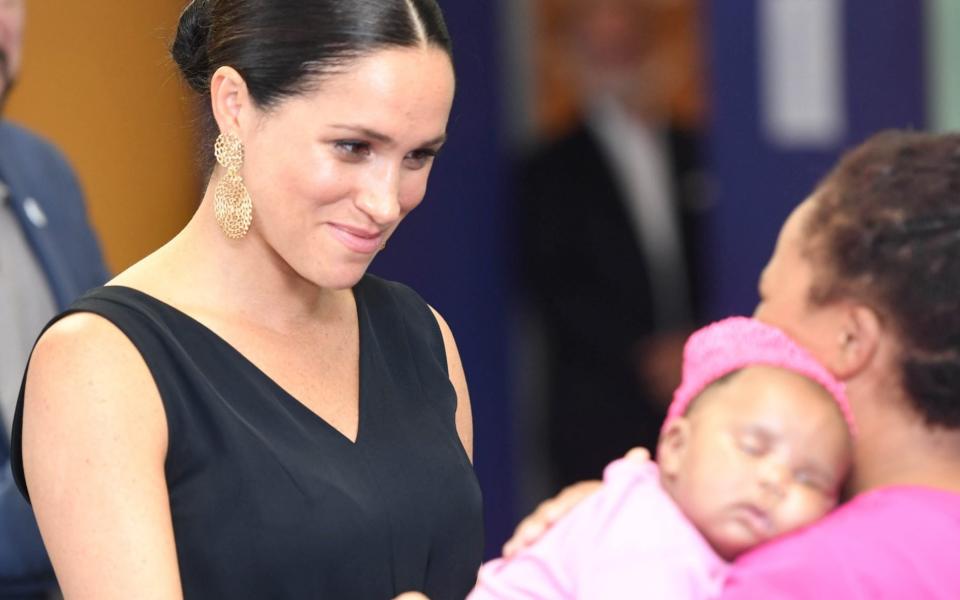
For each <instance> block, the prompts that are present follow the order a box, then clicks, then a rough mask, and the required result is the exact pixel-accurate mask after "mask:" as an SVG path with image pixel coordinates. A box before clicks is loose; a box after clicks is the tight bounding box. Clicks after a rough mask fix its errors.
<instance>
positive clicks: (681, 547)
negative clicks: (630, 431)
mask: <svg viewBox="0 0 960 600" xmlns="http://www.w3.org/2000/svg"><path fill="white" fill-rule="evenodd" d="M727 569H728V565H727V563H725V562H724V561H723V560H722V559H721V558H720V557H719V556H717V554H716V553H715V552H714V551H713V549H712V548H711V547H710V546H709V544H707V542H706V540H704V539H703V536H701V535H700V532H698V531H697V530H696V529H695V528H694V527H693V525H691V524H690V522H689V521H687V519H686V517H684V515H683V513H681V512H680V509H678V508H677V506H676V504H674V502H673V500H672V499H671V498H670V497H669V496H668V495H667V493H666V492H664V490H663V488H662V487H661V486H660V477H659V473H658V470H657V466H656V464H654V463H652V462H650V463H646V464H638V463H636V462H633V461H628V460H625V459H621V460H618V461H616V462H613V463H611V464H610V465H608V466H607V468H606V470H605V471H604V475H603V487H601V488H600V491H598V492H597V493H595V494H593V495H592V496H591V497H589V498H587V499H586V500H584V501H583V502H581V503H580V505H578V506H577V507H576V508H575V509H574V510H572V511H571V512H570V513H569V514H568V515H566V516H565V517H564V518H563V519H561V520H560V522H559V523H557V524H556V525H555V526H554V527H553V528H552V529H550V530H549V531H548V532H547V533H546V534H545V535H544V536H543V538H541V539H540V540H539V541H538V542H537V543H536V544H534V545H533V546H531V547H529V548H527V549H525V550H523V551H521V552H520V553H519V554H518V555H517V556H515V557H513V558H512V559H509V560H504V559H497V560H494V561H492V562H490V563H487V564H486V565H484V566H483V568H481V569H480V576H479V580H478V581H477V587H476V588H475V589H474V591H473V592H472V593H471V594H470V596H468V600H488V599H493V598H499V599H510V600H519V599H529V600H533V599H536V600H546V599H561V598H578V599H581V600H585V599H596V600H616V599H618V598H663V599H674V598H716V597H718V595H719V593H720V590H721V587H722V584H723V580H724V577H725V575H726V572H727Z"/></svg>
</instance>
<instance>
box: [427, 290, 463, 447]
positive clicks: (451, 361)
mask: <svg viewBox="0 0 960 600" xmlns="http://www.w3.org/2000/svg"><path fill="white" fill-rule="evenodd" d="M430 310H432V311H433V316H434V317H436V319H437V324H438V325H439V326H440V333H442V334H443V347H444V349H445V350H446V353H447V373H448V374H449V376H450V383H452V384H453V389H454V390H456V392H457V412H456V417H455V418H456V422H457V433H458V434H459V435H460V441H461V442H462V443H463V449H464V450H466V452H467V456H468V457H469V458H470V462H473V412H472V411H471V409H470V392H469V390H467V377H466V375H465V374H464V372H463V364H462V363H461V362H460V352H459V351H458V350H457V342H456V340H454V339H453V332H452V331H450V326H449V325H447V322H446V321H444V320H443V317H441V316H440V313H438V312H437V311H436V309H434V308H433V307H432V306H431V307H430Z"/></svg>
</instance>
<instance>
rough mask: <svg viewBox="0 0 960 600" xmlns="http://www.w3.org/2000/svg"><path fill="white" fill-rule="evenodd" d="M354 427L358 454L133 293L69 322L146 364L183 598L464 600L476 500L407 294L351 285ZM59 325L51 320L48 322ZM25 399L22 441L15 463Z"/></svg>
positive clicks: (445, 381) (190, 328)
mask: <svg viewBox="0 0 960 600" xmlns="http://www.w3.org/2000/svg"><path fill="white" fill-rule="evenodd" d="M354 295H355V297H356V303H357V311H358V315H359V327H360V424H359V431H358V434H357V440H356V442H355V443H354V442H351V441H350V440H349V439H348V438H346V437H345V436H344V435H343V434H341V433H340V432H339V431H337V430H336V429H334V428H333V427H332V426H331V425H329V424H328V423H327V422H326V421H324V420H323V419H321V418H320V417H319V416H317V415H316V414H315V413H313V412H312V411H310V410H309V409H308V408H307V407H305V406H304V405H303V404H301V403H300V402H299V401H297V400H296V399H295V398H293V397H292V396H290V395H289V394H287V393H286V392H285V391H284V390H283V389H282V388H280V387H279V386H278V385H277V384H276V383H275V382H274V381H273V380H271V379H270V378H269V377H267V376H266V374H264V373H263V372H262V371H260V370H259V369H257V368H256V367H255V366H254V365H253V364H252V363H251V362H249V361H248V360H247V359H246V358H244V356H243V355H241V354H240V353H239V352H237V351H236V350H235V349H234V348H233V347H232V346H230V345H229V344H227V343H226V341H224V340H223V339H222V338H220V337H219V336H217V335H216V334H214V333H213V332H212V331H211V330H209V329H207V328H206V327H205V326H203V325H202V324H200V323H199V322H197V321H195V320H194V319H192V318H191V317H189V316H187V315H186V314H184V313H182V312H180V311H178V310H177V309H175V308H173V307H172V306H169V305H167V304H164V303H163V302H161V301H159V300H157V299H155V298H153V297H151V296H148V295H146V294H144V293H142V292H139V291H137V290H134V289H131V288H125V287H118V286H109V287H102V288H97V289H95V290H93V291H91V292H90V293H88V294H87V295H85V296H84V297H83V298H81V299H80V300H78V301H77V302H76V303H74V304H73V306H71V308H70V309H68V310H67V311H66V312H65V313H63V315H61V316H60V317H57V318H58V319H59V318H62V316H64V315H66V314H70V313H73V312H91V313H96V314H98V315H101V316H103V317H104V318H106V319H108V320H109V321H111V322H112V323H113V324H115V325H116V326H117V327H118V328H120V330H122V331H123V333H124V334H125V335H126V336H127V337H128V338H129V339H130V340H131V341H132V342H133V344H134V345H135V346H136V347H137V349H138V350H139V351H140V353H141V355H143V358H144V359H145V361H146V363H147V365H148V366H149V368H150V371H151V373H152V375H153V378H154V380H155V382H156V385H157V388H158V389H159V391H160V395H161V397H162V399H163V404H164V409H165V411H166V417H167V422H168V427H169V450H168V453H167V458H166V464H165V472H166V479H167V485H168V488H169V492H170V507H171V511H172V514H173V528H174V535H175V538H176V547H177V556H178V561H179V565H180V575H181V579H182V583H183V590H184V594H185V597H186V598H188V599H194V598H195V599H202V600H209V599H218V598H231V599H234V598H258V599H261V598H262V599H266V598H296V599H301V598H303V599H309V598H331V599H338V600H339V599H351V598H358V599H360V598H362V599H366V598H369V599H386V598H393V597H394V596H395V595H396V594H399V593H401V592H404V591H410V590H420V591H423V592H424V593H426V594H427V595H428V596H429V597H430V598H431V599H432V600H444V599H447V598H451V599H452V598H456V599H458V600H459V599H461V598H463V597H464V596H466V594H467V592H468V591H469V590H470V588H471V587H472V586H473V584H474V582H475V580H476V573H477V569H478V568H479V566H480V561H481V558H482V551H483V540H482V536H483V526H482V516H481V499H480V488H479V486H478V484H477V480H476V477H475V476H474V472H473V469H472V467H471V465H470V462H469V460H468V458H467V456H466V453H465V452H464V450H463V446H462V444H461V442H460V438H459V437H458V435H457V432H456V427H455V424H454V411H455V408H456V394H455V392H454V390H453V387H452V385H451V383H450V380H449V378H448V376H447V363H446V355H445V351H444V346H443V339H442V337H441V333H440V329H439V326H438V325H437V322H436V320H435V318H434V316H433V314H432V313H431V311H430V309H429V307H428V306H427V305H426V303H425V302H424V301H423V300H422V299H421V298H420V297H419V296H418V295H417V294H416V293H414V292H413V291H412V290H410V289H409V288H407V287H405V286H402V285H400V284H397V283H391V282H387V281H384V280H382V279H379V278H377V277H374V276H371V275H367V276H366V277H364V279H363V280H362V281H361V282H360V283H359V284H358V285H357V286H356V287H355V288H354ZM55 321H56V319H55V320H54V322H55ZM22 411H23V390H22V389H21V392H20V400H19V403H18V406H17V412H16V418H15V424H14V433H13V469H14V474H15V478H16V480H17V484H18V485H19V487H20V489H21V491H22V492H23V493H24V495H26V494H27V492H26V485H25V483H24V475H23V463H22V459H21V454H20V433H21V429H22Z"/></svg>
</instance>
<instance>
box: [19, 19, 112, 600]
mask: <svg viewBox="0 0 960 600" xmlns="http://www.w3.org/2000/svg"><path fill="white" fill-rule="evenodd" d="M24 4H25V0H3V1H2V2H0V109H2V108H3V107H4V106H5V105H6V100H7V97H8V96H9V94H10V91H11V90H12V89H13V87H14V83H15V82H16V80H17V76H18V75H19V70H20V50H21V40H22V34H23V26H24V16H25V15H24V12H25V6H24ZM106 279H107V269H106V267H105V266H104V263H103V258H102V257H101V255H100V248H99V246H98V244H97V240H96V238H95V235H94V232H93V230H92V229H91V227H90V224H89V223H88V221H87V216H86V207H85V205H84V200H83V193H82V192H81V190H80V186H79V183H78V182H77V178H76V176H75V175H74V173H73V170H72V169H71V168H70V166H69V165H68V164H67V162H66V160H65V158H64V157H63V155H61V153H60V152H59V151H58V150H57V149H56V148H55V147H54V146H52V145H51V144H49V143H48V142H46V141H45V140H43V139H42V138H40V137H38V136H36V135H34V134H33V133H31V132H29V131H27V130H26V129H24V128H22V127H19V126H17V125H14V124H13V123H10V122H9V121H7V120H6V119H4V120H2V121H0V332H2V334H0V417H2V423H3V428H2V429H0V440H2V443H0V597H2V598H43V597H46V596H47V595H48V594H54V593H55V590H56V582H55V579H54V577H53V571H52V568H51V567H50V562H49V560H48V559H47V555H46V552H45V551H44V547H43V543H42V541H41V539H40V533H39V531H38V530H37V525H36V522H35V521H34V518H33V513H32V511H31V510H30V507H29V506H28V505H27V503H26V502H25V501H24V500H23V498H22V496H21V495H20V494H19V492H18V491H17V489H16V488H15V487H14V485H13V479H12V472H11V470H10V458H9V453H8V450H9V439H10V438H9V436H10V429H11V425H12V422H13V414H14V407H15V406H16V402H17V390H18V389H19V388H20V381H21V378H22V376H23V365H24V364H26V359H27V357H28V356H29V354H30V350H31V348H32V347H33V343H34V340H36V337H37V335H38V334H39V333H40V330H41V329H42V328H43V326H44V324H45V323H46V322H47V321H48V320H49V319H50V318H51V317H52V316H53V315H54V314H56V312H57V311H59V310H63V308H65V307H66V305H67V304H69V303H70V302H71V301H72V300H73V299H74V298H75V297H76V296H78V295H79V294H80V293H82V292H83V291H85V290H87V289H88V288H91V287H94V286H96V285H99V284H101V283H103V282H104V281H106Z"/></svg>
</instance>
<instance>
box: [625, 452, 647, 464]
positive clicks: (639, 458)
mask: <svg viewBox="0 0 960 600" xmlns="http://www.w3.org/2000/svg"><path fill="white" fill-rule="evenodd" d="M624 458H625V459H627V460H629V461H630V462H634V463H637V464H638V465H642V464H645V463H648V462H650V451H649V450H647V449H646V448H630V450H628V451H627V454H626V456H624Z"/></svg>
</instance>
